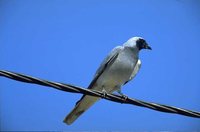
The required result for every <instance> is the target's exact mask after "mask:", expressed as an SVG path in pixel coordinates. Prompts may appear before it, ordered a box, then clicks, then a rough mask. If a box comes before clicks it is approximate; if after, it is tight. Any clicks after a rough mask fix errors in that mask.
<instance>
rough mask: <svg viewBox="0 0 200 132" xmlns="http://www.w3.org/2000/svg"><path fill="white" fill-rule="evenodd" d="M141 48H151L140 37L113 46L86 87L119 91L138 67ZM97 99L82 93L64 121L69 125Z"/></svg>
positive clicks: (97, 98) (108, 91)
mask: <svg viewBox="0 0 200 132" xmlns="http://www.w3.org/2000/svg"><path fill="white" fill-rule="evenodd" d="M141 49H151V48H150V47H149V46H148V45H147V43H146V41H145V40H144V39H143V38H141V37H133V38H131V39H129V40H128V41H127V42H126V43H124V45H123V46H117V47H116V48H114V49H113V50H112V51H111V52H110V54H109V55H108V56H107V57H106V58H105V59H104V61H103V62H102V63H101V65H100V67H99V68H98V70H97V71H96V73H95V76H94V79H93V80H92V82H91V83H90V85H89V87H88V88H89V89H93V90H99V91H106V92H107V93H112V92H114V91H121V86H122V85H124V84H125V83H127V82H128V81H130V80H131V79H133V78H134V77H135V75H136V74H137V72H138V70H139V69H140V66H141V61H140V60H139V56H138V55H139V51H140V50H141ZM99 99H100V98H99V97H93V96H89V95H83V96H82V98H81V99H80V100H79V101H78V102H77V104H76V106H75V108H74V109H73V110H72V111H71V112H70V113H69V114H68V115H67V117H66V118H65V119H64V122H65V123H67V124H68V125H70V124H71V123H73V122H74V121H75V120H76V119H77V118H78V117H79V116H80V115H81V114H83V113H84V112H85V111H86V110H87V109H89V108H90V107H91V106H92V105H93V104H94V103H95V102H96V101H98V100H99Z"/></svg>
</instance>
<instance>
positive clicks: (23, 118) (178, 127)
mask: <svg viewBox="0 0 200 132" xmlns="http://www.w3.org/2000/svg"><path fill="white" fill-rule="evenodd" d="M199 14H200V2H199V1H198V0H190V1H189V0H188V1H187V0H166V1H160V0H157V1H156V0H126V1H122V0H110V1H106V0H101V1H93V0H86V1H81V0H79V1H76V0H57V1H47V0H42V1H39V0H28V1H27V0H1V1H0V20H1V21H0V45H1V48H0V69H4V70H10V71H15V72H19V73H23V74H27V75H31V76H35V77H39V78H43V79H47V80H51V81H58V82H64V83H70V84H75V85H78V86H83V87H87V86H88V84H89V83H90V81H91V80H92V78H93V75H94V73H95V71H96V69H97V68H98V66H99V64H100V63H101V61H102V60H103V59H104V57H105V56H106V55H107V54H108V53H109V52H110V50H111V49H112V48H114V47H115V46H117V45H121V44H123V43H124V42H125V41H127V40H128V39H129V38H130V37H133V36H142V37H144V38H145V39H146V41H147V42H148V43H149V44H150V45H151V47H152V48H153V50H152V51H147V50H144V51H142V52H141V53H140V59H141V61H142V67H141V69H140V71H139V73H138V75H137V76H136V78H135V79H134V80H133V81H131V82H130V83H128V84H127V85H125V86H124V87H123V92H124V93H125V94H127V95H129V97H133V98H137V99H141V100H144V101H149V102H156V103H161V104H166V105H172V106H177V107H181V108H187V109H191V110H196V111H200V102H199V101H200V77H199V75H200V69H199V68H200V58H199V57H200V41H199V39H200V15H199ZM80 97H81V95H80V94H71V93H65V92H62V91H58V90H54V89H51V88H48V87H43V86H39V85H32V84H25V83H21V82H17V81H13V80H10V79H7V78H2V77H1V78H0V128H1V130H15V131H16V130H26V131H27V130H66V131H80V130H82V131H87V130H88V131H92V130H93V131H108V130H110V131H114V130H119V131H147V130H148V131H165V130H166V131H183V130H185V131H197V130H198V131H200V119H195V118H190V117H185V116H180V115H174V114H167V113H161V112H157V111H153V110H150V109H146V108H141V107H137V106H131V105H125V104H118V103H113V102H109V101H106V100H101V101H99V102H98V103H96V104H95V105H94V106H93V107H92V108H91V109H90V110H88V111H87V112H86V113H84V115H83V116H81V117H80V118H79V119H78V120H77V121H76V122H75V123H74V124H72V125H71V126H67V125H65V124H64V123H63V122H62V120H63V119H64V117H65V116H66V115H67V114H68V113H69V112H70V111H71V109H72V108H73V107H74V105H75V102H76V101H77V100H78V99H79V98H80Z"/></svg>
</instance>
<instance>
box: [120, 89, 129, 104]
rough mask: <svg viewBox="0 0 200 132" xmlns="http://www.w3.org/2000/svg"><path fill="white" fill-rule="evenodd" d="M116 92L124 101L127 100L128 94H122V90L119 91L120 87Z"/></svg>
mask: <svg viewBox="0 0 200 132" xmlns="http://www.w3.org/2000/svg"><path fill="white" fill-rule="evenodd" d="M117 92H118V94H119V95H121V96H122V99H123V100H124V101H126V100H127V98H128V96H126V95H125V94H123V93H122V91H121V89H120V90H118V91H117Z"/></svg>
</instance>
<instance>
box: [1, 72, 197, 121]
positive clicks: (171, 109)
mask: <svg viewBox="0 0 200 132" xmlns="http://www.w3.org/2000/svg"><path fill="white" fill-rule="evenodd" d="M0 76H3V77H7V78H10V79H13V80H16V81H21V82H25V83H33V84H39V85H43V86H48V87H52V88H55V89H58V90H62V91H65V92H71V93H81V94H86V95H91V96H97V97H101V98H104V99H107V100H110V101H114V102H118V103H125V104H132V105H136V106H141V107H146V108H149V109H153V110H156V111H160V112H167V113H174V114H179V115H184V116H189V117H195V118H200V112H196V111H191V110H186V109H182V108H177V107H173V106H167V105H162V104H156V103H148V102H144V101H141V100H137V99H133V98H129V97H127V98H124V97H123V96H119V95H115V94H106V95H105V94H104V93H103V92H100V91H95V90H91V89H85V88H82V87H79V86H74V85H70V84H64V83H58V82H52V81H47V80H43V79H38V78H35V77H31V76H27V75H23V74H19V73H15V72H10V71H5V70H0Z"/></svg>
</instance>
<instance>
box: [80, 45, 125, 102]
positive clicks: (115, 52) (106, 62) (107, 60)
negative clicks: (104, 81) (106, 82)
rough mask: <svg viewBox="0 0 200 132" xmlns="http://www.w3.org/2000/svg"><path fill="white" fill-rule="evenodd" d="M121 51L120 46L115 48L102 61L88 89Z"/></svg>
mask: <svg viewBox="0 0 200 132" xmlns="http://www.w3.org/2000/svg"><path fill="white" fill-rule="evenodd" d="M122 49H123V47H122V46H117V47H115V48H114V49H113V50H112V51H111V52H110V53H109V54H108V56H107V57H106V58H105V59H104V60H103V62H102V63H101V65H100V67H99V68H98V69H97V71H96V73H95V75H94V78H93V80H92V81H91V83H90V85H89V86H88V89H92V88H93V86H94V85H95V83H96V81H97V79H98V78H99V77H100V76H101V74H102V73H103V72H104V71H105V69H106V68H107V67H108V66H110V65H112V64H113V62H114V61H115V59H116V58H117V57H118V55H119V53H120V51H121V50H122ZM85 96H86V95H83V96H82V97H81V99H80V100H79V101H77V102H76V105H77V104H78V103H79V102H80V101H81V100H82V99H83V98H84V97H85Z"/></svg>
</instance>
